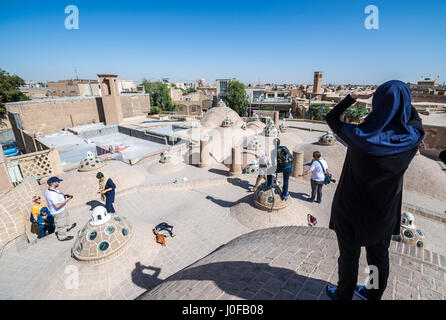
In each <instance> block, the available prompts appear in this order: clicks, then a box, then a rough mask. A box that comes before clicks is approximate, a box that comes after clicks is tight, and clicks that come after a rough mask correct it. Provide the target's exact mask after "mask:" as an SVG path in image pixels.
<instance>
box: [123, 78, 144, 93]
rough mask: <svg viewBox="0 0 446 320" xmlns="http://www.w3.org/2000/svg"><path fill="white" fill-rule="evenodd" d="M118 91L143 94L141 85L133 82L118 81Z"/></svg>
mask: <svg viewBox="0 0 446 320" xmlns="http://www.w3.org/2000/svg"><path fill="white" fill-rule="evenodd" d="M118 89H119V92H120V93H144V92H145V91H144V87H143V85H142V83H140V82H135V81H133V80H118Z"/></svg>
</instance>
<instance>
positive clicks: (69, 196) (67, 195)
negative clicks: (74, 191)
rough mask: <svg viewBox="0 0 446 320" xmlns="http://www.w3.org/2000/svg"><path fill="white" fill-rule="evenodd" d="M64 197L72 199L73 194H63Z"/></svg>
mask: <svg viewBox="0 0 446 320" xmlns="http://www.w3.org/2000/svg"><path fill="white" fill-rule="evenodd" d="M64 197H65V199H73V196H72V195H71V194H65V195H64Z"/></svg>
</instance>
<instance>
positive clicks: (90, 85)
mask: <svg viewBox="0 0 446 320" xmlns="http://www.w3.org/2000/svg"><path fill="white" fill-rule="evenodd" d="M48 89H49V94H50V95H51V96H53V97H78V96H100V95H101V89H100V85H99V82H98V81H97V80H85V79H72V80H59V81H50V82H48Z"/></svg>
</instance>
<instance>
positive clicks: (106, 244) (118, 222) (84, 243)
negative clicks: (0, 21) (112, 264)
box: [71, 206, 133, 264]
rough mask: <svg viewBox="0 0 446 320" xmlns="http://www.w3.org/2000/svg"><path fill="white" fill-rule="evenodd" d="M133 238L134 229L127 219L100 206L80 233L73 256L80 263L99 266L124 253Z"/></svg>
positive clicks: (73, 249) (95, 209) (72, 250)
mask: <svg viewBox="0 0 446 320" xmlns="http://www.w3.org/2000/svg"><path fill="white" fill-rule="evenodd" d="M132 236H133V228H132V226H131V225H130V224H129V222H128V221H127V219H125V218H124V217H121V216H119V215H117V214H109V213H107V210H106V209H105V208H104V207H102V206H98V207H96V208H94V210H93V213H92V218H91V220H90V221H89V222H87V224H86V225H85V227H84V228H83V229H82V230H80V231H79V234H78V236H77V239H76V242H75V244H74V246H73V248H72V249H71V252H72V256H73V257H74V258H75V259H76V260H78V261H80V262H85V263H88V264H99V263H102V262H104V261H106V260H109V259H110V258H111V257H114V256H117V255H118V254H119V253H120V252H122V250H123V249H124V248H125V247H126V246H127V244H128V242H129V241H130V239H131V237H132Z"/></svg>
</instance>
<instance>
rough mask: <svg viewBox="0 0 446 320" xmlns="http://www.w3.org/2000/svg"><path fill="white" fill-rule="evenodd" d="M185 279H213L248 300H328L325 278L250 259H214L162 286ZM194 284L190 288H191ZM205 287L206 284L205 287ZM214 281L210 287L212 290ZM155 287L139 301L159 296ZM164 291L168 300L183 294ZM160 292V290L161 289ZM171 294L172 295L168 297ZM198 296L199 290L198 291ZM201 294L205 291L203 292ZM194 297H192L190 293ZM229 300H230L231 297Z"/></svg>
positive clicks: (176, 276)
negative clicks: (320, 278)
mask: <svg viewBox="0 0 446 320" xmlns="http://www.w3.org/2000/svg"><path fill="white" fill-rule="evenodd" d="M184 280H192V281H197V282H198V281H212V282H213V284H214V285H215V286H216V287H218V288H219V289H220V290H221V291H222V293H226V294H228V295H231V296H235V297H238V298H241V299H246V300H271V299H278V300H315V299H320V300H327V299H328V297H327V296H326V293H325V287H326V286H327V285H328V284H329V283H328V282H326V281H323V280H319V279H315V278H311V277H307V276H304V275H301V274H299V273H297V272H295V271H294V270H291V269H286V268H281V267H273V266H270V265H269V264H267V263H254V262H249V261H224V262H215V263H209V264H204V265H199V266H196V267H191V268H187V269H183V270H181V271H179V272H177V273H175V274H174V275H172V276H170V277H169V278H167V279H166V280H164V281H163V283H162V284H161V286H160V287H158V288H159V289H160V290H161V291H162V286H163V285H164V284H168V283H169V282H173V281H175V282H178V283H180V282H179V281H184ZM192 285H193V284H191V285H190V287H191V288H192ZM204 287H205V286H203V288H204ZM212 287H213V286H212V284H211V285H210V286H208V287H207V290H209V291H211V290H212ZM152 289H153V287H149V288H147V292H145V293H143V294H142V295H141V296H139V297H138V298H137V299H138V300H145V299H157V298H158V297H157V296H156V293H155V292H153V295H152V294H151V292H150V291H151V290H152ZM174 290H175V288H173V289H172V290H171V291H170V292H164V293H166V294H167V295H168V297H167V299H179V298H181V297H180V296H177V295H180V293H177V292H176V291H174ZM158 292H159V291H158ZM169 294H170V295H171V296H169ZM196 294H197V296H198V294H199V293H198V292H197V293H196ZM201 294H202V292H201ZM191 298H192V299H194V297H193V296H191ZM228 299H230V298H229V297H228Z"/></svg>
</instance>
